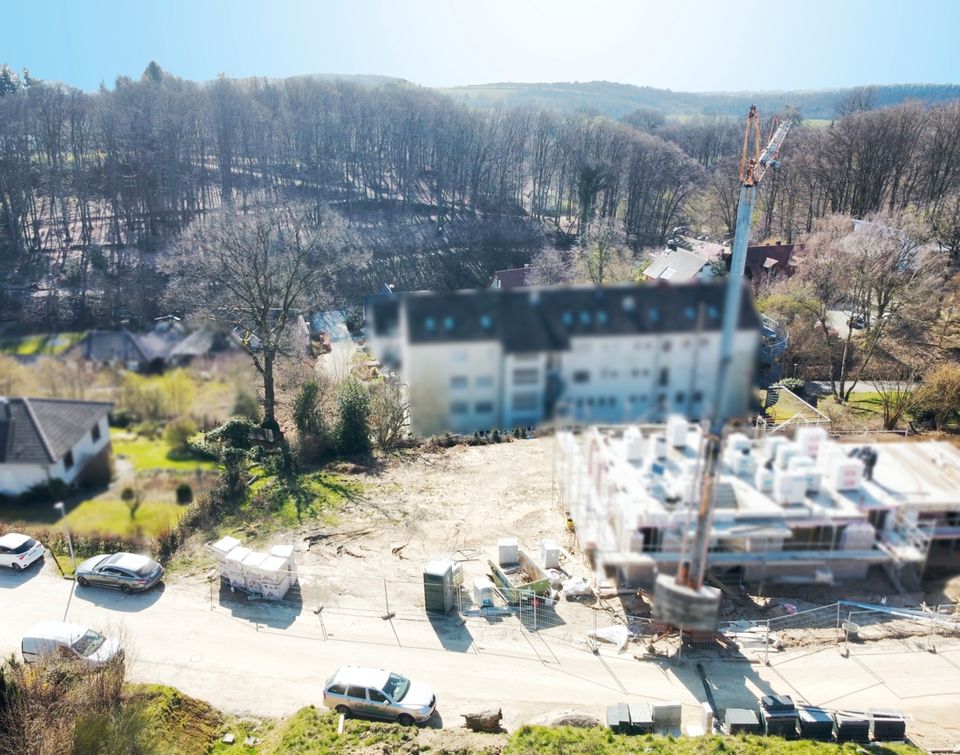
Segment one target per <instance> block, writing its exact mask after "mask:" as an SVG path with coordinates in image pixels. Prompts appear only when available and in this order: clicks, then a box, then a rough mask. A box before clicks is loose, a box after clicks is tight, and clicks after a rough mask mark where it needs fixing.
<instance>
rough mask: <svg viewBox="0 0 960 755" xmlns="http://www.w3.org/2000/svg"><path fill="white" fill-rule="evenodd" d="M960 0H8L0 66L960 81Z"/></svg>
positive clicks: (73, 77) (538, 77)
mask: <svg viewBox="0 0 960 755" xmlns="http://www.w3.org/2000/svg"><path fill="white" fill-rule="evenodd" d="M958 31H960V0H793V2H776V1H775V0H765V1H764V2H756V1H755V0H660V1H659V2H651V1H650V0H262V1H261V2H251V1H250V0H61V1H60V2H54V1H53V0H6V1H5V2H3V8H2V12H0V63H2V62H6V63H8V64H10V66H11V67H13V68H15V69H17V70H19V69H21V68H23V67H24V66H26V67H28V68H29V69H30V71H31V72H32V73H33V75H35V76H37V77H39V78H41V79H52V80H57V81H63V82H65V83H67V84H70V85H73V86H77V87H80V88H82V89H87V90H91V89H95V88H96V87H97V86H99V85H100V83H101V82H103V83H105V84H106V85H107V86H112V85H113V82H114V80H115V78H116V77H117V76H118V75H121V74H122V75H127V76H139V75H140V73H141V72H142V71H143V69H144V67H145V66H146V64H147V62H148V61H149V60H151V59H154V60H156V61H157V62H158V63H159V64H160V65H161V66H162V67H163V68H164V69H166V70H168V71H170V72H171V73H174V74H176V75H178V76H182V77H184V78H188V79H194V80H208V79H213V78H215V77H216V76H217V74H219V73H226V74H227V75H228V76H237V77H241V76H268V77H283V76H292V75H297V74H307V73H339V74H357V73H359V74H383V75H388V76H397V77H400V78H404V79H408V80H410V81H413V82H416V83H418V84H424V85H428V86H453V85H457V84H480V83H488V82H496V81H528V82H534V81H591V80H595V79H605V80H608V81H618V82H623V83H628V84H638V85H646V86H654V87H663V88H669V89H674V90H690V91H718V90H724V91H732V90H747V89H749V90H754V91H756V90H771V89H823V88H830V87H844V86H853V85H858V84H905V83H937V84H946V83H953V84H955V83H960V49H958V48H960V44H958Z"/></svg>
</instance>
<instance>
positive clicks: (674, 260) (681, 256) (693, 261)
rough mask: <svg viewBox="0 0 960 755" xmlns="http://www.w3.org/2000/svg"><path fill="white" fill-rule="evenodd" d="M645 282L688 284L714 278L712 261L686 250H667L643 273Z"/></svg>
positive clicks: (656, 257)
mask: <svg viewBox="0 0 960 755" xmlns="http://www.w3.org/2000/svg"><path fill="white" fill-rule="evenodd" d="M643 275H644V277H645V278H646V279H647V280H658V281H669V282H670V283H690V282H692V281H697V280H706V279H708V278H712V277H714V268H713V261H712V260H710V259H708V258H707V257H704V256H703V255H701V254H697V253H696V252H688V251H687V250H686V249H667V250H666V251H664V252H662V253H661V254H658V255H657V256H655V257H654V258H653V261H652V262H651V263H650V266H649V267H648V268H647V269H646V270H644V271H643Z"/></svg>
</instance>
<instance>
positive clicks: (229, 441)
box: [206, 417, 254, 449]
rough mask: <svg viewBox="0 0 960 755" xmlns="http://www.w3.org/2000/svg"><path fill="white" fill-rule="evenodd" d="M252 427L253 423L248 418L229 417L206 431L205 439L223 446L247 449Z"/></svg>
mask: <svg viewBox="0 0 960 755" xmlns="http://www.w3.org/2000/svg"><path fill="white" fill-rule="evenodd" d="M253 429H254V424H253V423H252V422H251V421H250V420H248V419H246V418H244V417H231V418H230V419H228V420H227V421H226V422H224V423H223V424H222V425H220V427H217V428H214V429H213V430H211V431H210V432H208V433H207V436H206V440H207V442H209V443H215V444H217V445H219V446H222V447H224V448H242V449H247V448H249V447H250V431H251V430H253Z"/></svg>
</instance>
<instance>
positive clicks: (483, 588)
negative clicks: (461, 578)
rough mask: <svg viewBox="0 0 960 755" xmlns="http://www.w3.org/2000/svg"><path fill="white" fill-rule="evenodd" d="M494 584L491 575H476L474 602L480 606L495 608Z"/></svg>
mask: <svg viewBox="0 0 960 755" xmlns="http://www.w3.org/2000/svg"><path fill="white" fill-rule="evenodd" d="M493 595H494V586H493V582H491V581H490V578H489V577H486V576H484V577H476V578H475V579H474V580H473V602H474V603H476V604H477V605H478V606H480V608H493Z"/></svg>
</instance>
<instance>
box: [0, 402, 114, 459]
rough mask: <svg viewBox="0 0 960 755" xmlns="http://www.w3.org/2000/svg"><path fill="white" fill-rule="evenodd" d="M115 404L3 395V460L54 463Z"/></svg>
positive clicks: (0, 456) (0, 408) (0, 432)
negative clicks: (7, 396)
mask: <svg viewBox="0 0 960 755" xmlns="http://www.w3.org/2000/svg"><path fill="white" fill-rule="evenodd" d="M112 408H113V404H111V403H109V402H107V401H70V400H66V399H54V398H5V399H0V464H54V463H56V462H57V461H58V460H59V459H61V458H62V457H63V456H64V455H65V454H66V453H67V451H69V450H70V449H71V448H73V447H74V446H75V445H76V444H77V442H78V441H79V440H80V439H81V438H83V436H84V435H86V434H87V433H89V432H90V431H91V430H92V429H93V426H94V425H96V424H97V423H98V422H99V421H100V420H101V419H102V418H103V417H104V416H105V415H106V414H108V413H109V412H110V410H111V409H112Z"/></svg>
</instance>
